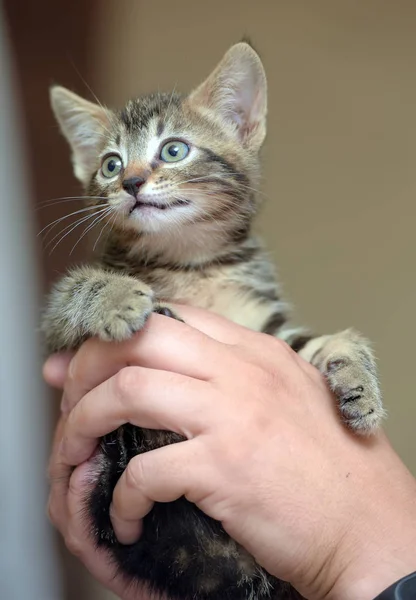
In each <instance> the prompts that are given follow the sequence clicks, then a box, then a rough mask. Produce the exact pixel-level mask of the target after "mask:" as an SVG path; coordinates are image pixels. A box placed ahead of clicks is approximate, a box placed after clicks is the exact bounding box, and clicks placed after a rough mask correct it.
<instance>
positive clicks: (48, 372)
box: [42, 352, 74, 389]
mask: <svg viewBox="0 0 416 600" xmlns="http://www.w3.org/2000/svg"><path fill="white" fill-rule="evenodd" d="M73 356H74V352H61V353H59V354H52V356H50V357H49V358H48V360H47V361H46V362H45V364H44V365H43V370H42V372H43V378H44V380H45V381H46V383H48V384H49V385H51V386H52V387H55V388H59V389H62V388H63V387H64V382H65V378H66V375H67V372H68V367H69V363H70V362H71V360H72V358H73Z"/></svg>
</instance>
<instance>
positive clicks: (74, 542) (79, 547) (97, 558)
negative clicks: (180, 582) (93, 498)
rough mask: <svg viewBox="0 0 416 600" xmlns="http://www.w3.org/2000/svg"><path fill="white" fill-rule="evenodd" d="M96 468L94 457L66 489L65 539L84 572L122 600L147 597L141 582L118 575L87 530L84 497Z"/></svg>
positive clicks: (110, 559) (109, 558) (77, 472)
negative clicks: (82, 565)
mask: <svg viewBox="0 0 416 600" xmlns="http://www.w3.org/2000/svg"><path fill="white" fill-rule="evenodd" d="M96 472H97V468H96V465H95V461H94V459H92V460H91V461H88V462H86V463H83V464H82V465H80V466H79V467H77V468H76V469H75V470H74V472H73V474H72V476H71V481H70V488H69V490H68V517H67V522H68V527H67V532H66V533H65V542H66V545H67V546H68V548H69V550H70V551H71V552H72V553H73V554H76V555H77V556H78V557H79V558H80V559H81V560H82V562H83V563H84V565H85V566H86V568H87V569H88V571H89V572H90V573H91V574H92V575H93V577H95V578H96V579H97V580H98V581H100V582H101V583H102V584H103V585H104V586H105V587H106V588H107V589H109V590H111V591H112V592H114V594H116V596H117V598H123V599H124V600H137V598H140V600H151V598H153V595H152V594H150V592H149V591H148V590H146V589H145V588H144V587H142V585H139V584H137V585H134V586H132V585H131V582H129V581H126V579H125V578H123V577H122V576H120V575H119V573H118V569H117V566H116V565H115V563H114V560H113V559H112V557H111V554H110V553H108V552H107V551H106V550H103V549H100V548H98V547H97V544H96V541H95V540H94V539H93V537H92V534H91V532H92V531H93V529H94V528H93V527H92V526H91V523H90V522H89V517H88V514H87V512H86V510H85V500H86V498H88V495H89V494H90V493H91V489H92V487H93V486H94V485H95V480H96Z"/></svg>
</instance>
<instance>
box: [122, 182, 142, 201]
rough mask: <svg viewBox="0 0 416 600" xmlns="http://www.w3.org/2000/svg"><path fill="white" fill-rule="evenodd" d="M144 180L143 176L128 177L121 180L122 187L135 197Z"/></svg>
mask: <svg viewBox="0 0 416 600" xmlns="http://www.w3.org/2000/svg"><path fill="white" fill-rule="evenodd" d="M145 181H146V180H145V179H144V177H130V178H129V179H125V180H124V181H123V189H124V190H126V192H127V193H128V194H130V195H131V196H133V197H134V198H135V197H136V196H137V194H138V193H139V189H140V188H141V187H142V185H143V184H144V183H145Z"/></svg>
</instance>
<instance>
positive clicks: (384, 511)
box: [44, 307, 416, 600]
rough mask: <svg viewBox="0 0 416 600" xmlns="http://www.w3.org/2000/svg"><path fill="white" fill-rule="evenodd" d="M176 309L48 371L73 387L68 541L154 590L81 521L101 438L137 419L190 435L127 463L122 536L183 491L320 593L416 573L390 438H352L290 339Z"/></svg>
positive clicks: (54, 503)
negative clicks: (100, 546)
mask: <svg viewBox="0 0 416 600" xmlns="http://www.w3.org/2000/svg"><path fill="white" fill-rule="evenodd" d="M175 308H176V311H177V312H178V314H180V315H181V316H182V317H183V318H184V320H185V321H186V322H187V325H185V324H183V323H180V322H178V321H174V320H173V319H169V318H167V317H164V316H161V315H152V316H151V318H150V320H149V321H148V323H147V325H146V327H145V329H144V330H143V331H142V332H140V333H139V334H137V335H135V336H134V338H132V339H131V340H129V341H127V342H123V343H120V344H110V343H106V342H100V341H98V340H89V341H87V342H86V343H85V344H84V345H83V346H82V347H81V349H80V350H79V351H78V352H77V354H76V355H75V356H74V357H72V356H70V355H60V356H55V357H52V358H51V359H49V361H48V362H47V363H46V365H45V367H44V376H45V379H46V380H47V381H48V383H50V384H51V385H54V386H56V387H63V389H64V396H63V408H64V413H63V416H62V418H61V420H60V423H59V425H58V427H57V430H56V435H55V443H54V448H53V451H52V455H51V462H50V477H51V493H50V502H49V513H50V517H51V519H52V521H53V523H54V524H55V526H56V527H57V528H58V529H59V530H60V532H61V533H62V535H63V536H64V538H65V541H66V543H67V545H68V547H69V549H70V550H71V551H72V552H74V553H75V554H77V555H78V556H79V557H80V559H81V560H82V561H83V562H84V564H85V565H86V566H87V568H88V569H89V570H90V571H91V572H92V574H93V575H94V576H95V577H96V578H97V579H98V580H100V581H101V582H102V583H103V584H104V585H106V586H107V587H108V588H109V589H111V590H113V591H114V592H115V593H116V594H118V595H119V596H120V597H121V598H122V599H123V600H136V599H140V600H147V598H148V596H147V595H146V593H145V592H143V591H138V590H137V589H132V588H131V587H130V586H128V585H127V584H126V582H123V581H121V580H119V579H117V578H115V577H114V570H113V568H112V567H111V566H110V565H109V563H108V560H107V559H106V557H105V556H104V555H103V554H101V553H99V552H97V551H96V549H95V547H94V545H93V543H92V542H91V540H90V539H89V538H88V536H87V533H86V527H85V521H83V516H82V498H83V496H84V495H85V492H86V490H87V489H88V485H90V479H91V475H90V471H91V462H90V461H89V459H90V457H91V455H92V453H93V452H94V449H95V447H96V444H97V439H98V438H99V437H100V436H102V435H104V434H106V433H108V432H110V431H112V430H114V429H115V428H116V427H118V426H120V425H121V424H123V423H127V422H130V423H133V424H135V425H138V426H142V427H149V428H157V429H167V430H171V431H175V432H177V433H180V434H182V435H184V436H185V437H186V438H187V440H186V441H185V442H182V443H180V444H175V445H173V446H169V447H165V448H162V449H159V450H155V451H152V452H149V453H147V454H144V455H141V456H138V457H135V458H134V459H133V460H132V461H131V462H130V463H129V466H128V468H127V469H126V471H125V473H124V474H123V476H122V477H121V479H120V481H119V483H118V485H117V487H116V489H115V491H114V496H113V505H112V521H113V525H114V528H115V531H116V533H117V536H118V538H119V540H120V541H121V542H123V543H131V542H133V541H134V540H135V539H137V538H138V536H139V535H140V527H141V519H142V518H143V517H144V516H145V515H146V514H147V513H148V512H149V510H150V509H151V507H152V504H153V503H154V502H168V501H173V500H175V499H176V498H179V497H180V496H182V495H185V496H186V497H187V498H188V500H190V501H191V502H194V503H196V504H197V505H198V506H199V507H200V508H201V509H202V510H203V511H204V512H206V513H207V514H208V515H210V516H211V517H213V518H215V519H218V520H219V521H221V522H222V524H223V526H224V528H225V529H226V530H227V532H228V533H229V534H230V535H231V536H232V537H233V538H235V539H236V540H237V541H238V542H239V543H241V544H242V545H243V546H244V547H245V548H246V549H247V550H248V551H249V552H250V553H251V554H253V555H254V556H255V558H256V560H257V561H258V562H259V563H260V564H261V565H262V566H263V567H264V568H266V569H267V570H268V571H269V572H270V573H272V574H273V575H275V576H277V577H279V578H281V579H284V580H287V581H290V582H291V583H292V585H294V586H295V587H296V588H297V589H298V590H299V592H300V593H301V594H302V595H304V596H305V597H306V598H308V599H310V600H323V599H326V600H372V599H373V598H374V597H375V596H376V595H377V594H379V593H380V592H381V591H382V590H383V589H385V588H386V587H388V586H389V585H390V584H392V583H393V582H394V581H396V580H398V579H400V578H401V577H403V576H405V575H407V574H409V573H411V572H412V571H415V570H416V544H415V543H414V541H415V540H416V481H415V479H414V478H413V476H412V475H411V474H410V473H409V471H408V470H407V469H406V467H405V466H404V464H403V463H402V461H401V460H400V458H399V457H398V456H397V454H396V453H395V452H394V450H393V449H392V447H391V446H390V444H389V442H388V440H387V438H386V436H385V435H384V434H383V433H382V432H380V433H379V434H377V435H375V436H372V437H371V438H360V437H358V436H356V435H353V434H351V433H350V432H349V431H348V430H347V428H346V427H345V426H344V425H343V424H342V423H341V421H340V418H339V415H338V413H337V409H336V403H335V400H334V398H333V397H332V395H331V393H330V392H329V391H328V389H327V386H326V384H325V382H324V380H323V378H322V376H321V375H320V373H318V371H317V370H316V369H315V368H314V367H312V366H311V365H309V364H308V363H306V362H305V361H304V360H302V359H301V358H300V357H299V356H297V355H296V354H295V353H294V352H292V351H291V350H290V348H288V347H287V346H286V345H285V344H284V343H283V342H281V341H279V340H276V339H275V338H272V337H269V336H265V335H263V334H259V333H255V332H252V331H249V330H247V329H244V328H242V327H240V326H237V325H235V324H233V323H230V322H228V321H226V320H224V319H222V318H220V317H217V316H216V315H213V314H210V313H207V312H205V311H201V310H198V309H194V308H190V307H175ZM75 465H78V466H77V468H76V469H75V471H74V472H73V473H72V475H70V471H71V466H75Z"/></svg>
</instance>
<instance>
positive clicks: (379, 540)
mask: <svg viewBox="0 0 416 600" xmlns="http://www.w3.org/2000/svg"><path fill="white" fill-rule="evenodd" d="M415 497H416V496H415ZM412 504H413V506H412V507H411V508H412V510H411V511H404V512H402V510H400V509H398V510H395V511H394V512H393V513H392V514H391V515H390V518H389V517H387V516H386V515H385V514H384V517H385V520H384V521H383V520H382V519H380V521H378V520H375V521H373V522H372V524H371V525H370V527H371V531H370V530H369V528H368V527H367V528H365V527H363V528H362V529H361V533H362V535H360V536H358V537H357V538H356V539H355V540H353V541H351V543H348V542H346V544H345V548H344V550H341V551H340V554H339V557H336V556H335V557H334V558H335V559H337V558H338V564H336V563H335V565H334V569H333V577H332V581H333V584H332V585H331V589H329V591H327V593H326V594H325V595H324V596H323V598H325V600H357V599H359V600H374V599H375V598H376V597H377V596H378V595H379V594H380V593H381V592H383V590H385V589H386V588H388V587H389V586H390V585H392V584H393V583H395V582H396V581H398V580H399V579H402V578H403V577H405V576H406V575H409V574H410V573H412V572H414V571H416V544H415V540H416V506H414V503H413V502H412ZM404 515H405V516H404ZM382 516H383V515H382V514H380V517H382ZM377 521H378V522H377Z"/></svg>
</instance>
